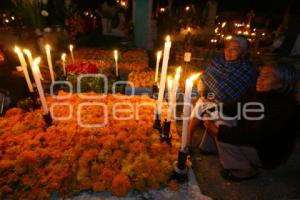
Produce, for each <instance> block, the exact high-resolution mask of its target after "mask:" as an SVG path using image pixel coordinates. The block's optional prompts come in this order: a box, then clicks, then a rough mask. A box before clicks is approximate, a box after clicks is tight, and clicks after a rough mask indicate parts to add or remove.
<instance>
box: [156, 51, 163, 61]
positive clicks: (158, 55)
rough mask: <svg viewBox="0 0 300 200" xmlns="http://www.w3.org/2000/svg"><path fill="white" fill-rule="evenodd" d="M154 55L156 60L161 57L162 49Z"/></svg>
mask: <svg viewBox="0 0 300 200" xmlns="http://www.w3.org/2000/svg"><path fill="white" fill-rule="evenodd" d="M156 55H157V59H158V60H159V59H161V55H162V51H158V52H157V54H156Z"/></svg>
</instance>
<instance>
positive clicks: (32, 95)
mask: <svg viewBox="0 0 300 200" xmlns="http://www.w3.org/2000/svg"><path fill="white" fill-rule="evenodd" d="M29 96H30V99H31V100H32V102H33V109H37V108H39V107H40V104H39V102H38V93H37V91H36V90H34V91H33V92H30V94H29Z"/></svg>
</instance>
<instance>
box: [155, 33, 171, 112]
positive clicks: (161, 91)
mask: <svg viewBox="0 0 300 200" xmlns="http://www.w3.org/2000/svg"><path fill="white" fill-rule="evenodd" d="M171 44H172V43H171V39H170V36H167V37H166V42H165V48H164V55H163V62H162V70H161V76H160V84H159V93H158V100H157V103H158V114H159V115H161V113H162V102H163V98H164V93H165V87H166V76H167V71H168V62H169V56H170V49H171Z"/></svg>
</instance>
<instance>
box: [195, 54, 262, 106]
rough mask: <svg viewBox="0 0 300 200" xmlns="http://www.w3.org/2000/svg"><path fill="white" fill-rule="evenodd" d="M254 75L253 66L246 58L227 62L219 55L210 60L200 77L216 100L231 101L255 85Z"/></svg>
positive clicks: (234, 100) (237, 98)
mask: <svg viewBox="0 0 300 200" xmlns="http://www.w3.org/2000/svg"><path fill="white" fill-rule="evenodd" d="M256 75H257V73H256V70H255V68H254V66H252V64H251V63H250V62H248V61H247V60H242V59H241V60H237V61H229V62H227V61H225V60H224V57H223V56H219V57H216V58H215V59H213V60H212V61H211V63H210V64H209V65H208V66H207V68H206V73H205V74H204V75H203V76H202V77H201V78H202V81H203V82H204V84H205V85H206V86H207V88H208V91H209V92H211V93H213V94H214V95H215V97H216V99H217V100H218V101H221V102H223V103H233V102H236V101H238V100H239V99H240V98H241V97H242V96H243V95H244V94H245V93H246V92H247V91H248V90H249V89H251V88H254V87H255V84H256Z"/></svg>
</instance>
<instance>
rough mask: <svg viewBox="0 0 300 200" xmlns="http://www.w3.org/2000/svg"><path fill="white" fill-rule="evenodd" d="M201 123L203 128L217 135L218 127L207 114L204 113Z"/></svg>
mask: <svg viewBox="0 0 300 200" xmlns="http://www.w3.org/2000/svg"><path fill="white" fill-rule="evenodd" d="M203 124H204V126H205V128H207V131H208V133H209V134H211V135H213V136H218V134H219V128H218V127H217V126H216V125H215V123H214V121H212V120H209V116H208V115H206V114H205V115H204V119H203Z"/></svg>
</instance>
